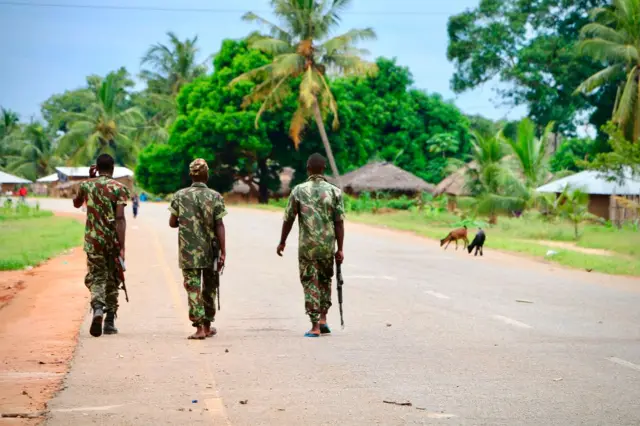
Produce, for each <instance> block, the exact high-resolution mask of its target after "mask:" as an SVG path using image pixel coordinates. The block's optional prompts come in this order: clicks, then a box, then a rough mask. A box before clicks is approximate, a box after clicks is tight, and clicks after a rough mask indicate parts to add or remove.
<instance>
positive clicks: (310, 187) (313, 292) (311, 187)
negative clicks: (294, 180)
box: [284, 175, 344, 322]
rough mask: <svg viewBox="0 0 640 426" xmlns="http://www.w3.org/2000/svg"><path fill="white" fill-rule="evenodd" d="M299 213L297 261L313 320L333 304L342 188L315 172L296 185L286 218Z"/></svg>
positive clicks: (342, 210)
mask: <svg viewBox="0 0 640 426" xmlns="http://www.w3.org/2000/svg"><path fill="white" fill-rule="evenodd" d="M296 216H298V223H299V226H300V237H299V242H298V247H299V248H298V261H299V266H300V281H301V282H302V287H303V289H304V300H305V309H306V312H307V315H309V318H310V319H311V322H318V321H319V320H320V314H326V313H327V312H328V311H329V308H330V307H331V279H332V278H333V262H334V254H335V245H336V233H335V226H334V223H335V222H338V221H341V220H344V203H343V201H342V192H341V191H340V189H338V188H337V187H335V186H333V185H331V184H330V183H329V182H327V181H326V180H325V178H324V177H322V176H318V175H313V176H310V177H309V179H307V181H306V182H305V183H303V184H300V185H298V186H296V187H295V188H293V191H292V192H291V196H290V197H289V203H288V204H287V208H286V210H285V213H284V220H285V221H287V222H289V221H293V220H294V219H295V217H296Z"/></svg>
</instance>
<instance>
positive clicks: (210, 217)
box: [169, 182, 227, 269]
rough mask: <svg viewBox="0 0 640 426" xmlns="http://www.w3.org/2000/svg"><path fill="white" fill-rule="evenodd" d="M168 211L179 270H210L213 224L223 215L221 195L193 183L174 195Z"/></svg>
mask: <svg viewBox="0 0 640 426" xmlns="http://www.w3.org/2000/svg"><path fill="white" fill-rule="evenodd" d="M169 211H170V212H171V214H172V215H174V216H176V217H177V218H178V224H179V229H178V241H179V250H180V268H182V269H193V268H211V267H213V253H212V252H211V241H213V240H214V239H215V232H214V224H215V221H216V220H220V219H222V218H223V217H224V216H226V215H227V210H226V209H225V207H224V200H223V199H222V196H221V195H220V194H219V193H217V192H216V191H214V190H213V189H209V188H208V187H207V185H206V184H204V183H198V182H196V183H194V184H193V185H191V186H190V187H189V188H184V189H181V190H180V191H178V192H176V193H175V194H174V196H173V199H172V200H171V204H170V206H169Z"/></svg>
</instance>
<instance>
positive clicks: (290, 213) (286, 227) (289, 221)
mask: <svg viewBox="0 0 640 426" xmlns="http://www.w3.org/2000/svg"><path fill="white" fill-rule="evenodd" d="M297 214H298V202H297V201H296V198H295V195H294V193H293V192H292V193H291V195H290V196H289V202H288V203H287V208H286V209H285V211H284V222H283V223H282V232H281V233H280V244H279V245H278V249H277V250H276V252H277V253H278V256H282V252H283V251H284V248H285V246H286V245H287V238H288V237H289V233H290V232H291V229H292V228H293V224H294V223H295V221H296V215H297Z"/></svg>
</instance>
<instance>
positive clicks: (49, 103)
mask: <svg viewBox="0 0 640 426" xmlns="http://www.w3.org/2000/svg"><path fill="white" fill-rule="evenodd" d="M94 99H95V95H94V93H93V92H92V91H91V89H90V88H89V87H84V88H81V89H76V90H67V91H65V92H64V93H60V94H55V95H52V96H51V97H49V99H47V100H46V101H44V103H43V104H42V107H41V108H40V111H41V113H42V117H43V118H44V120H45V121H46V122H47V126H48V127H49V128H51V129H54V130H56V131H60V132H63V133H66V132H68V131H69V123H68V121H67V118H68V116H69V114H72V113H73V114H81V113H83V112H85V111H86V110H87V109H88V108H89V106H90V105H91V104H92V102H93V100H94Z"/></svg>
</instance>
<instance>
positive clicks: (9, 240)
mask: <svg viewBox="0 0 640 426" xmlns="http://www.w3.org/2000/svg"><path fill="white" fill-rule="evenodd" d="M41 213H43V214H44V213H49V214H48V215H46V216H48V217H22V218H16V217H12V218H10V219H9V220H6V219H5V218H3V217H1V216H0V240H1V241H2V244H0V271H6V270H15V269H23V268H25V267H27V266H34V265H37V264H38V263H40V262H42V261H44V260H47V259H49V258H51V257H53V256H56V255H57V254H59V253H61V252H62V251H64V250H67V249H70V248H72V247H77V246H79V245H81V244H82V238H83V235H84V226H83V225H82V224H81V223H80V222H78V221H77V220H76V219H71V218H65V217H53V216H52V215H51V212H42V211H41Z"/></svg>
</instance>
